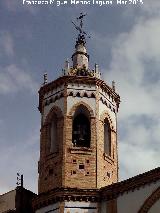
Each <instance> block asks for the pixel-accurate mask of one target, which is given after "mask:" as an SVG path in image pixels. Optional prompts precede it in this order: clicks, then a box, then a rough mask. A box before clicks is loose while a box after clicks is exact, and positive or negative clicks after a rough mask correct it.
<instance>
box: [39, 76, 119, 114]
mask: <svg viewBox="0 0 160 213" xmlns="http://www.w3.org/2000/svg"><path fill="white" fill-rule="evenodd" d="M70 83H79V84H88V85H97V86H98V87H101V89H102V90H103V91H104V92H106V93H109V94H110V95H111V96H112V98H113V99H114V100H115V102H116V104H117V110H118V108H119V104H120V96H119V95H118V94H117V93H116V92H115V91H114V90H113V89H112V88H111V87H109V86H108V85H107V84H106V83H105V82H104V81H103V80H101V79H98V78H96V77H88V76H62V77H59V78H57V79H56V80H55V81H52V82H50V83H48V84H45V85H43V86H42V87H41V88H40V90H39V107H38V109H39V111H40V112H42V108H43V107H42V103H43V99H44V95H45V94H46V93H49V92H50V91H52V90H54V89H55V88H57V87H60V86H62V85H65V86H66V85H68V84H70Z"/></svg>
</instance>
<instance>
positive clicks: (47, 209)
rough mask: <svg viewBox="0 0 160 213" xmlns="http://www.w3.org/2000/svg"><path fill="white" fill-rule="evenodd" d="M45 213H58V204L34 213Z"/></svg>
mask: <svg viewBox="0 0 160 213" xmlns="http://www.w3.org/2000/svg"><path fill="white" fill-rule="evenodd" d="M46 212H49V213H52V212H54V213H58V212H59V203H55V204H52V205H49V206H46V207H43V208H41V209H38V210H37V211H36V213H46Z"/></svg>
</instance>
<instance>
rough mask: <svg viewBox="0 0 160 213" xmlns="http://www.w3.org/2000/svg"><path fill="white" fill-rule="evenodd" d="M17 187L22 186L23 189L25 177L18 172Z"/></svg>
mask: <svg viewBox="0 0 160 213" xmlns="http://www.w3.org/2000/svg"><path fill="white" fill-rule="evenodd" d="M16 184H17V186H21V187H22V188H23V175H21V174H19V173H18V172H17V183H16Z"/></svg>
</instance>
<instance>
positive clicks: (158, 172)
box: [100, 167, 160, 200]
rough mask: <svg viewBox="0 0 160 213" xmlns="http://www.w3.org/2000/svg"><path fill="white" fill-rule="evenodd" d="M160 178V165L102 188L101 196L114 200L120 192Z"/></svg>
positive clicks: (131, 189)
mask: <svg viewBox="0 0 160 213" xmlns="http://www.w3.org/2000/svg"><path fill="white" fill-rule="evenodd" d="M158 180H160V167H158V168H156V169H153V170H151V171H148V172H145V173H143V174H140V175H137V176H135V177H132V178H129V179H127V180H124V181H121V182H118V183H115V184H112V185H109V186H106V187H103V188H101V189H100V194H101V198H102V199H103V200H112V199H115V198H117V197H118V196H119V195H120V194H123V193H125V192H128V191H134V190H136V189H139V188H141V187H142V186H144V185H147V184H150V183H153V182H156V181H158Z"/></svg>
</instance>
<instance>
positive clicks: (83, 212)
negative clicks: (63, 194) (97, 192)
mask: <svg viewBox="0 0 160 213" xmlns="http://www.w3.org/2000/svg"><path fill="white" fill-rule="evenodd" d="M64 212H65V213H67V212H70V213H76V212H77V213H97V212H98V205H97V203H91V202H78V201H76V202H73V201H70V202H65V211H64Z"/></svg>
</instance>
